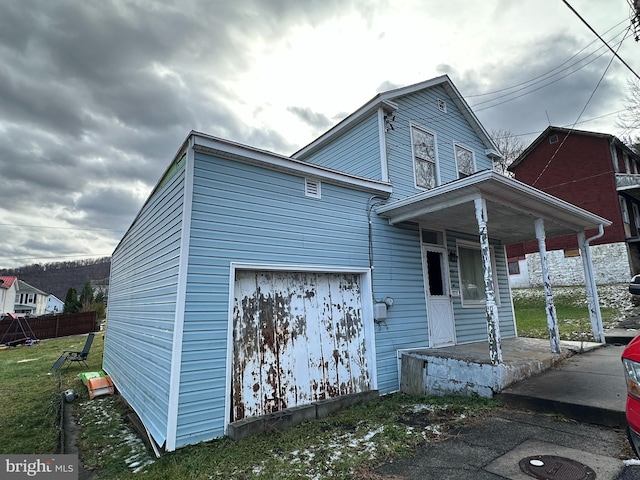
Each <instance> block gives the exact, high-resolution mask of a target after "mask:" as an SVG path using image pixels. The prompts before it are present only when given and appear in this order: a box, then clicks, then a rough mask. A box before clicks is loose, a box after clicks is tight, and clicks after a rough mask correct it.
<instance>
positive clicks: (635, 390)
mask: <svg viewBox="0 0 640 480" xmlns="http://www.w3.org/2000/svg"><path fill="white" fill-rule="evenodd" d="M622 364H623V365H624V373H625V376H626V377H627V392H629V395H631V396H634V397H636V398H640V363H638V362H634V361H633V360H629V359H628V358H623V359H622Z"/></svg>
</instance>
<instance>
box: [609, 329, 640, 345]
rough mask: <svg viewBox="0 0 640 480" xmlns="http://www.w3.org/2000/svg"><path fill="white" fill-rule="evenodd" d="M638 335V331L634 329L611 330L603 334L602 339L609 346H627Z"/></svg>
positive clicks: (639, 331)
mask: <svg viewBox="0 0 640 480" xmlns="http://www.w3.org/2000/svg"><path fill="white" fill-rule="evenodd" d="M639 333H640V330H635V329H628V328H612V329H611V330H608V331H606V332H605V334H604V338H605V341H606V343H607V344H610V345H627V344H628V343H629V342H630V341H631V340H633V339H634V337H635V336H636V335H638V334H639Z"/></svg>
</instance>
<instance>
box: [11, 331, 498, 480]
mask: <svg viewBox="0 0 640 480" xmlns="http://www.w3.org/2000/svg"><path fill="white" fill-rule="evenodd" d="M85 339H86V336H78V337H72V338H64V339H51V340H44V341H42V342H41V343H40V344H39V345H35V346H33V347H24V346H20V347H17V348H11V349H7V350H0V405H2V406H3V407H2V408H0V425H2V426H3V428H2V429H0V453H4V454H19V453H22V454H43V453H56V452H58V438H59V412H60V408H61V406H62V395H61V392H63V391H64V390H66V389H68V388H73V389H74V390H76V392H77V393H79V394H80V398H78V399H77V400H76V401H75V402H74V403H73V408H74V411H75V415H74V417H75V418H76V422H77V423H78V424H79V425H80V435H79V438H78V446H79V450H80V459H81V461H82V463H83V464H84V465H85V467H86V468H87V470H88V471H89V472H90V473H91V474H92V475H93V478H97V479H109V480H110V479H119V480H120V479H122V480H126V479H140V478H142V479H144V480H165V479H167V478H171V479H214V478H221V479H230V478H238V479H252V478H261V479H265V478H266V479H269V478H273V479H287V478H289V479H294V478H295V479H297V478H338V479H340V478H344V479H346V478H353V479H370V478H374V477H373V476H372V475H371V470H370V469H371V468H373V467H374V466H375V465H377V464H380V463H382V462H385V461H388V460H391V459H394V458H399V457H402V456H406V455H411V454H412V453H414V452H415V450H416V448H417V447H418V446H419V445H422V444H425V443H427V442H433V441H438V440H440V439H443V438H446V436H447V435H450V434H451V433H452V432H455V429H456V428H458V427H460V426H462V425H464V424H465V423H468V422H472V421H473V419H474V418H476V417H478V416H481V415H484V414H486V413H487V412H490V411H491V409H493V408H496V406H497V404H496V402H494V401H492V400H488V399H482V398H478V397H409V396H407V395H402V394H392V395H386V396H383V397H380V398H378V399H376V400H374V401H372V402H370V403H367V404H360V405H354V406H353V407H351V408H349V409H346V410H343V411H341V412H338V413H336V414H335V415H332V416H330V417H329V418H325V419H322V420H313V421H309V422H305V423H303V424H301V425H298V426H296V427H293V428H290V429H287V430H285V431H275V432H269V433H265V434H260V435H256V436H253V437H250V438H246V439H244V440H242V441H239V442H234V441H232V440H229V439H227V438H221V439H218V440H213V441H210V442H204V443H200V444H198V445H193V446H187V447H184V448H181V449H179V450H177V451H176V452H172V453H168V454H166V455H164V456H162V457H161V458H159V459H156V458H155V456H154V455H153V454H152V453H151V452H149V451H147V450H146V449H145V447H144V444H143V442H142V441H141V439H140V437H139V436H138V434H137V433H136V432H135V431H134V430H133V429H132V427H131V425H130V424H129V422H128V420H127V413H128V411H127V409H126V406H125V405H124V402H122V401H121V399H120V397H119V396H117V395H115V396H105V397H98V398H95V399H94V400H89V395H88V392H87V389H86V387H85V386H84V385H83V384H82V382H81V381H80V379H79V378H78V377H77V375H78V373H81V372H85V371H97V370H100V368H101V362H102V352H103V346H104V340H103V336H102V335H101V334H100V335H96V338H95V340H94V343H93V346H92V347H91V352H90V354H89V359H88V364H89V368H84V367H82V366H79V365H76V364H73V365H72V366H71V367H70V368H68V369H63V370H62V371H61V372H60V373H59V374H58V373H52V372H50V370H49V369H50V368H51V365H53V363H54V362H55V360H56V359H57V358H58V356H59V355H60V353H61V352H62V351H63V350H81V349H82V347H83V345H84V342H85Z"/></svg>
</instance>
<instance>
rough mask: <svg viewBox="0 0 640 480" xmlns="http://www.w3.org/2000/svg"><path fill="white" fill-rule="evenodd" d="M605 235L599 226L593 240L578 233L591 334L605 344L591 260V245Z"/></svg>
mask: <svg viewBox="0 0 640 480" xmlns="http://www.w3.org/2000/svg"><path fill="white" fill-rule="evenodd" d="M603 235H604V226H603V225H602V224H600V225H598V233H597V234H596V235H594V236H593V237H591V238H588V239H585V235H584V232H580V233H578V244H579V246H580V252H581V254H582V265H583V268H584V280H585V282H584V283H585V287H586V290H587V305H588V307H589V319H590V320H591V332H592V333H593V337H594V338H595V340H596V342H600V343H605V342H606V340H605V337H604V328H603V326H602V314H601V313H600V301H599V299H598V289H597V288H596V278H595V273H594V271H593V261H592V259H591V248H590V245H589V244H590V243H591V242H592V241H593V240H597V239H598V238H600V237H602V236H603Z"/></svg>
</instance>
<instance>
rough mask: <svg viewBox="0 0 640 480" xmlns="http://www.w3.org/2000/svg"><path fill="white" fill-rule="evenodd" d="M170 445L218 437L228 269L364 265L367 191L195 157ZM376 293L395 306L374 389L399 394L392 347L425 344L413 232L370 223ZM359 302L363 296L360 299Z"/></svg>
mask: <svg viewBox="0 0 640 480" xmlns="http://www.w3.org/2000/svg"><path fill="white" fill-rule="evenodd" d="M194 176H195V178H194V194H193V208H192V219H191V239H190V249H189V266H188V273H187V292H186V295H187V301H186V311H185V323H184V342H183V358H182V366H181V372H182V373H181V383H180V402H179V407H178V435H177V436H178V438H177V441H176V446H178V447H179V446H181V445H185V444H188V443H195V442H198V441H201V440H206V439H210V438H212V437H216V436H220V435H223V432H224V430H223V429H224V423H225V419H226V418H227V416H228V414H227V412H225V411H224V407H225V394H226V392H225V388H226V377H225V376H226V362H227V348H226V347H227V345H226V341H227V334H228V332H227V325H228V315H229V313H228V298H229V297H228V296H229V288H230V287H229V285H230V280H229V267H230V262H232V261H233V262H246V263H260V264H285V265H309V266H335V267H353V268H367V267H368V266H369V246H368V233H367V232H368V224H367V201H368V199H369V197H370V194H368V193H364V192H357V191H353V190H348V189H346V188H344V187H338V186H334V185H331V184H326V183H325V184H323V185H322V198H321V199H320V200H318V199H313V198H308V197H306V196H305V195H304V179H303V178H301V177H296V176H291V175H287V174H284V173H280V172H277V171H270V170H265V169H261V168H259V167H256V166H252V165H248V164H242V163H237V162H233V161H230V160H225V159H221V158H216V157H211V156H207V155H204V154H200V153H196V155H195V173H194ZM372 221H373V230H374V242H373V244H374V263H375V267H376V268H375V274H374V277H373V281H374V291H375V295H376V296H377V297H378V298H384V297H385V296H391V297H394V298H395V299H396V303H395V304H394V306H393V307H392V308H391V309H390V310H389V319H388V320H387V321H386V322H385V323H384V324H380V325H377V326H376V327H375V335H376V353H377V369H378V388H379V389H380V390H381V391H382V392H388V391H392V390H396V389H397V388H398V378H397V366H396V365H397V364H396V350H397V349H398V348H408V347H413V346H426V345H427V344H428V340H427V338H428V337H427V329H426V313H425V312H426V307H425V300H424V287H423V281H422V265H421V259H420V243H419V237H418V233H417V228H414V227H412V226H409V227H406V228H404V227H401V228H398V227H392V226H389V225H388V223H387V222H386V221H385V220H383V219H380V218H378V217H377V216H376V215H375V214H374V215H373V216H372ZM363 295H366V292H363Z"/></svg>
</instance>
